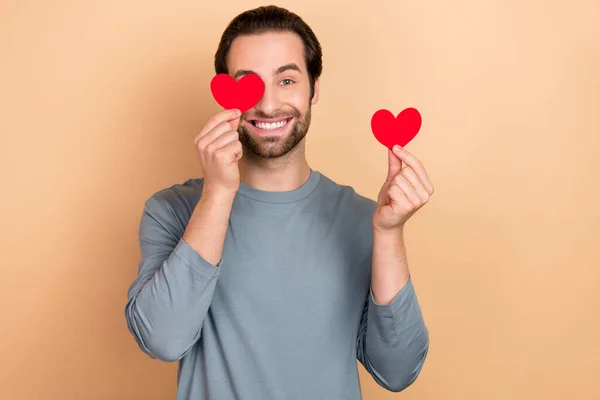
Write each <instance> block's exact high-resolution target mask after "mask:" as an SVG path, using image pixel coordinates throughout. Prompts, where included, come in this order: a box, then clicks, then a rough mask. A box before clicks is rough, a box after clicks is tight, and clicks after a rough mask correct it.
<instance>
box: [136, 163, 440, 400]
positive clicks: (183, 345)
mask: <svg viewBox="0 0 600 400" xmlns="http://www.w3.org/2000/svg"><path fill="white" fill-rule="evenodd" d="M203 181H204V180H203V178H200V179H189V180H187V181H186V182H184V183H182V184H175V185H173V186H171V187H169V188H166V189H163V190H161V191H158V192H157V193H154V194H153V195H152V196H151V197H150V198H149V199H148V200H147V201H146V203H145V207H144V211H143V214H142V216H141V222H140V227H139V244H140V249H141V260H140V263H139V265H138V274H137V278H136V279H135V281H134V282H133V283H132V285H131V287H130V288H129V291H128V294H127V295H128V301H127V304H126V307H125V318H126V320H127V325H128V327H129V330H130V332H131V334H132V335H133V337H134V338H135V340H136V342H137V344H138V345H139V347H140V348H141V350H142V351H143V352H144V353H146V354H147V355H148V356H149V357H151V358H153V359H159V360H162V361H167V362H173V361H178V363H179V364H178V373H177V384H178V385H177V386H178V390H177V398H176V399H177V400H200V399H202V400H217V399H218V400H237V399H243V400H246V399H249V400H254V399H256V400H287V399H290V400H291V399H298V400H317V399H326V400H333V399H336V400H338V399H348V400H358V399H361V398H362V397H361V388H360V383H359V375H358V365H357V361H356V360H358V361H360V363H361V364H362V365H363V366H364V367H365V369H366V370H367V371H368V372H369V374H370V375H371V376H372V377H373V379H374V380H375V381H376V382H377V383H378V384H379V385H381V386H382V387H384V388H386V389H388V390H390V391H394V392H398V391H401V390H403V389H404V388H406V387H407V386H409V385H410V384H411V383H412V382H414V380H415V379H416V378H417V376H418V374H419V373H420V371H421V368H422V366H423V363H424V361H425V358H426V355H427V352H428V349H429V334H428V330H427V328H426V326H425V323H424V320H423V316H422V314H421V309H420V306H419V303H418V301H417V297H416V295H415V289H414V287H413V282H412V279H411V280H409V282H408V284H407V285H405V286H404V287H403V288H402V289H401V290H400V291H399V292H398V294H397V295H396V296H395V298H394V299H393V301H392V303H391V304H377V303H375V301H374V298H373V295H372V292H371V262H372V259H371V257H372V248H373V228H372V222H371V221H372V216H373V212H374V211H375V207H376V202H375V201H373V200H371V199H368V198H366V197H363V196H361V195H359V194H357V192H355V190H354V189H353V188H352V187H350V186H344V185H340V184H337V183H335V182H333V181H332V180H331V179H329V178H327V177H326V176H325V175H323V174H321V173H320V172H318V171H315V170H311V175H310V178H309V179H308V180H307V181H306V182H305V184H304V185H302V186H301V187H299V188H298V189H296V190H292V191H287V192H267V191H262V190H258V189H255V188H253V187H250V186H248V185H246V184H244V183H243V182H242V183H241V184H240V188H239V190H238V192H237V194H236V196H235V199H234V201H233V206H232V210H231V217H230V220H229V224H228V227H227V234H226V238H225V244H224V250H223V256H222V258H221V260H220V261H219V263H218V264H217V265H213V264H211V263H209V262H208V261H206V260H205V259H204V258H203V257H202V256H201V255H200V254H198V253H197V252H196V251H195V250H194V249H192V247H190V245H189V244H188V243H187V242H185V241H184V240H183V239H182V236H183V232H184V230H185V228H186V225H187V222H188V221H189V218H190V216H191V214H192V211H193V210H194V207H195V205H196V203H197V202H198V199H199V198H200V195H201V194H202V187H203Z"/></svg>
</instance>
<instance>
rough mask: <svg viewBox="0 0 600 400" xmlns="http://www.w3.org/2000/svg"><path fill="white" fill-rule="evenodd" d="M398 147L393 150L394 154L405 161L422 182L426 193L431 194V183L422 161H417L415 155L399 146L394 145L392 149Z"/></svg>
mask: <svg viewBox="0 0 600 400" xmlns="http://www.w3.org/2000/svg"><path fill="white" fill-rule="evenodd" d="M396 147H397V148H398V150H394V154H396V155H397V156H398V157H399V158H400V159H401V160H402V161H404V162H405V163H406V165H408V166H409V167H411V168H412V169H413V170H414V171H415V172H416V173H417V175H418V176H419V178H420V179H421V182H423V186H424V187H425V190H427V193H429V194H433V185H432V184H431V181H430V180H429V176H428V175H427V171H426V170H425V167H424V166H423V163H422V162H421V161H419V160H418V159H417V158H416V157H415V156H413V155H412V154H410V153H409V152H408V150H406V149H405V148H404V147H401V146H394V149H396Z"/></svg>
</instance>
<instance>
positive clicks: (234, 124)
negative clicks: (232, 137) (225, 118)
mask: <svg viewBox="0 0 600 400" xmlns="http://www.w3.org/2000/svg"><path fill="white" fill-rule="evenodd" d="M240 118H241V117H237V118H235V119H232V120H230V121H229V123H230V124H231V129H232V130H234V131H237V129H238V127H239V126H240Z"/></svg>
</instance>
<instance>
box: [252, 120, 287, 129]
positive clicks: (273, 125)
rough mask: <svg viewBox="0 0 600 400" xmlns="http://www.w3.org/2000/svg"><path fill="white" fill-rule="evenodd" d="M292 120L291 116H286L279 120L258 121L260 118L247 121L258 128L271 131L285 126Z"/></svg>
mask: <svg viewBox="0 0 600 400" xmlns="http://www.w3.org/2000/svg"><path fill="white" fill-rule="evenodd" d="M291 120H292V117H290V118H286V119H282V120H279V121H273V122H270V121H260V120H250V121H249V122H250V123H251V124H252V125H253V126H255V127H256V128H258V129H261V130H264V131H273V130H276V129H281V128H283V127H285V126H287V124H288V123H289V122H290V121H291Z"/></svg>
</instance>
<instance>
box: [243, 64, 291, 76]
mask: <svg viewBox="0 0 600 400" xmlns="http://www.w3.org/2000/svg"><path fill="white" fill-rule="evenodd" d="M290 70H292V71H298V72H302V71H301V70H300V67H298V65H297V64H296V63H289V64H286V65H282V66H281V67H279V68H277V69H275V70H274V71H273V75H274V76H275V75H279V74H281V73H284V72H285V71H290ZM248 74H255V75H258V74H257V73H256V72H254V71H251V70H248V69H240V70H238V71H237V72H236V73H235V74H234V75H233V78H234V79H237V78H240V77H242V76H244V75H248Z"/></svg>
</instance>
